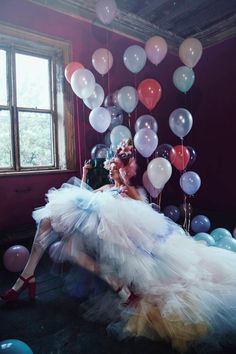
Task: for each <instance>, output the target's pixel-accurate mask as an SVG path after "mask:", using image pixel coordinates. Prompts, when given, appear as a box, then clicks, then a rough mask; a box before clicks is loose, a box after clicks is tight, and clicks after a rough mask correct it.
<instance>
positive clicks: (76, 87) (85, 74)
mask: <svg viewBox="0 0 236 354" xmlns="http://www.w3.org/2000/svg"><path fill="white" fill-rule="evenodd" d="M71 87H72V90H73V91H74V93H75V94H76V95H77V96H78V97H80V98H82V99H85V98H88V97H89V96H91V95H92V93H93V91H94V89H95V78H94V75H93V73H92V72H91V71H90V70H87V69H79V70H76V71H75V72H74V73H73V74H72V76H71Z"/></svg>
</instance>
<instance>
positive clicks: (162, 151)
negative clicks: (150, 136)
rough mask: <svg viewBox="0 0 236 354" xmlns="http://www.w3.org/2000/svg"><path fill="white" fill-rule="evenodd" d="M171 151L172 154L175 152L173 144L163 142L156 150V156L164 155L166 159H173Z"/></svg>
mask: <svg viewBox="0 0 236 354" xmlns="http://www.w3.org/2000/svg"><path fill="white" fill-rule="evenodd" d="M171 152H172V154H174V153H175V150H174V148H173V146H172V145H170V144H161V145H159V146H158V147H157V149H156V152H155V157H164V159H166V160H169V161H170V162H173V161H171V158H170V156H171Z"/></svg>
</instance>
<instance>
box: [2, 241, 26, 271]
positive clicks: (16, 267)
mask: <svg viewBox="0 0 236 354" xmlns="http://www.w3.org/2000/svg"><path fill="white" fill-rule="evenodd" d="M28 259H29V251H28V249H27V248H26V247H24V246H22V245H14V246H11V247H9V248H8V249H7V250H6V251H5V253H4V255H3V265H4V267H5V268H6V269H7V270H8V271H9V272H21V271H22V270H23V269H24V267H25V266H26V263H27V261H28Z"/></svg>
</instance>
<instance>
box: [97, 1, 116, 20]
mask: <svg viewBox="0 0 236 354" xmlns="http://www.w3.org/2000/svg"><path fill="white" fill-rule="evenodd" d="M116 13H117V6H116V2H115V0H99V1H98V2H97V4H96V14H97V17H98V18H99V20H100V21H101V22H102V23H104V24H105V25H107V24H109V23H111V22H112V21H113V19H114V17H115V16H116Z"/></svg>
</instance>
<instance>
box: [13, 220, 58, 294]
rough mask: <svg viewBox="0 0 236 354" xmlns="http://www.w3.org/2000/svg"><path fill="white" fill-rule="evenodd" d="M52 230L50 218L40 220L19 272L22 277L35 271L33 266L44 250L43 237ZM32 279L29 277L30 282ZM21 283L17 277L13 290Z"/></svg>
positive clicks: (26, 276)
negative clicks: (29, 250)
mask: <svg viewBox="0 0 236 354" xmlns="http://www.w3.org/2000/svg"><path fill="white" fill-rule="evenodd" d="M51 231H52V226H51V222H50V219H49V218H47V219H43V220H41V221H40V223H39V225H38V228H37V231H36V234H35V237H34V242H33V245H32V249H31V252H30V256H29V259H28V262H27V264H26V266H25V268H24V270H23V272H22V273H21V275H22V276H23V277H24V278H28V277H30V276H32V275H33V274H34V272H35V268H36V267H37V265H38V263H39V261H40V259H41V258H42V256H43V254H44V251H45V247H44V246H43V241H44V238H45V237H46V236H47V235H48V234H49V233H50V232H51ZM34 281H35V280H34V279H31V280H30V282H34ZM22 284H23V280H21V279H20V278H18V279H17V281H16V283H15V284H14V286H13V289H14V290H16V291H17V290H18V289H19V288H20V287H21V285H22Z"/></svg>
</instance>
